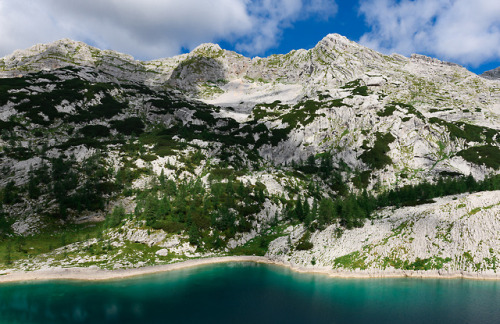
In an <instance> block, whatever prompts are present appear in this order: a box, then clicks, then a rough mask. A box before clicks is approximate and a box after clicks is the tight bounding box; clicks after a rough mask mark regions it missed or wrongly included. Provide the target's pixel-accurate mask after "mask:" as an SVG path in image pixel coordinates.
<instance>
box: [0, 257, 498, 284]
mask: <svg viewBox="0 0 500 324" xmlns="http://www.w3.org/2000/svg"><path fill="white" fill-rule="evenodd" d="M231 262H255V263H265V264H270V265H276V266H283V267H286V268H289V269H291V270H292V271H295V272H300V273H315V274H323V275H328V276H330V277H335V278H346V279H349V278H352V279H363V278H366V279H368V278H407V277H411V278H438V279H475V280H500V273H494V272H493V271H491V272H482V273H475V272H466V271H455V272H449V271H441V270H427V271H424V270H422V271H413V270H397V269H396V270H395V269H391V270H377V269H375V270H354V271H350V270H332V269H327V268H314V267H298V266H294V265H290V264H285V263H283V262H280V261H274V260H272V259H269V258H267V257H260V256H224V257H213V258H205V259H192V260H187V261H182V262H178V263H172V264H166V265H157V266H149V267H142V268H133V269H118V270H103V269H99V268H95V267H91V268H76V267H75V268H47V269H41V270H35V271H13V272H8V273H3V274H0V283H8V282H22V281H36V280H78V281H102V280H113V279H125V278H131V277H137V276H142V275H149V274H157V273H162V272H168V271H173V270H180V269H185V268H191V267H197V266H202V265H210V264H218V263H231Z"/></svg>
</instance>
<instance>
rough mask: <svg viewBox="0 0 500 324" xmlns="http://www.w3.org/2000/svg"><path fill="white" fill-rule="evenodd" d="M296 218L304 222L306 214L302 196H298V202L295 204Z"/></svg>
mask: <svg viewBox="0 0 500 324" xmlns="http://www.w3.org/2000/svg"><path fill="white" fill-rule="evenodd" d="M295 216H296V217H297V218H298V219H299V220H300V221H302V222H303V221H304V218H305V214H304V208H303V206H302V201H301V200H300V196H297V201H296V202H295Z"/></svg>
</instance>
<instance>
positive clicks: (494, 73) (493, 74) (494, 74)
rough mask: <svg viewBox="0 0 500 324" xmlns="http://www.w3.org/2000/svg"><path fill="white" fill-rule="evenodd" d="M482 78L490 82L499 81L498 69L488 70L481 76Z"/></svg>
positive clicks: (499, 73)
mask: <svg viewBox="0 0 500 324" xmlns="http://www.w3.org/2000/svg"><path fill="white" fill-rule="evenodd" d="M481 76H482V77H483V78H486V79H490V80H499V79H500V67H497V68H496V69H493V70H489V71H486V72H484V73H483V74H481Z"/></svg>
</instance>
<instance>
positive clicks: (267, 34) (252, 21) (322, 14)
mask: <svg viewBox="0 0 500 324" xmlns="http://www.w3.org/2000/svg"><path fill="white" fill-rule="evenodd" d="M329 33H338V34H341V35H344V36H346V37H347V38H349V39H350V40H353V41H356V42H358V43H361V44H362V45H365V46H367V47H370V48H373V49H375V50H377V51H380V52H382V53H385V54H392V53H399V54H402V55H405V56H409V55H411V54H412V53H419V54H424V55H428V56H432V57H436V58H438V59H441V60H445V61H450V62H455V63H458V64H461V65H463V66H465V67H467V68H468V69H469V70H471V71H473V72H475V73H478V74H479V73H482V72H484V71H486V70H490V69H493V68H496V67H499V66H500V0H0V57H1V56H5V55H8V54H10V53H12V52H13V51H14V50H16V49H22V48H28V47H30V46H32V45H34V44H37V43H48V42H52V41H55V40H58V39H61V38H71V39H74V40H78V41H83V42H85V43H88V44H90V45H93V46H96V47H99V48H102V49H113V50H116V51H119V52H123V53H127V54H131V55H132V56H134V57H135V58H136V59H141V60H149V59H155V58H162V57H170V56H174V55H177V54H180V53H185V52H188V51H190V50H192V49H194V48H195V47H196V46H198V45H199V44H201V43H208V42H212V43H218V44H220V45H221V47H222V48H225V49H228V50H234V51H237V52H239V53H242V54H244V55H246V56H250V57H254V56H261V57H264V56H268V55H270V54H284V53H288V52H289V51H291V50H293V49H299V48H305V49H309V48H312V47H314V46H315V45H316V43H317V42H318V41H320V40H321V39H322V38H323V37H325V36H326V35H327V34H329Z"/></svg>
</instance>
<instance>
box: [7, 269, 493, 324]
mask: <svg viewBox="0 0 500 324" xmlns="http://www.w3.org/2000/svg"><path fill="white" fill-rule="evenodd" d="M0 323H2V324H4V323H23V324H24V323H26V324H28V323H52V324H56V323H259V324H260V323H500V282H497V281H474V280H457V279H454V280H445V279H441V280H437V279H436V280H435V279H425V280H423V279H332V278H328V277H326V276H322V275H312V274H300V273H294V272H292V271H290V270H288V269H286V268H281V267H276V266H270V265H261V264H253V263H231V264H218V265H208V266H200V267H197V268H191V269H185V270H178V271H172V272H168V273H162V274H158V275H150V276H144V277H140V278H134V279H127V280H116V281H108V282H100V283H85V282H68V281H64V282H62V281H46V282H36V283H16V284H7V285H0Z"/></svg>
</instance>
